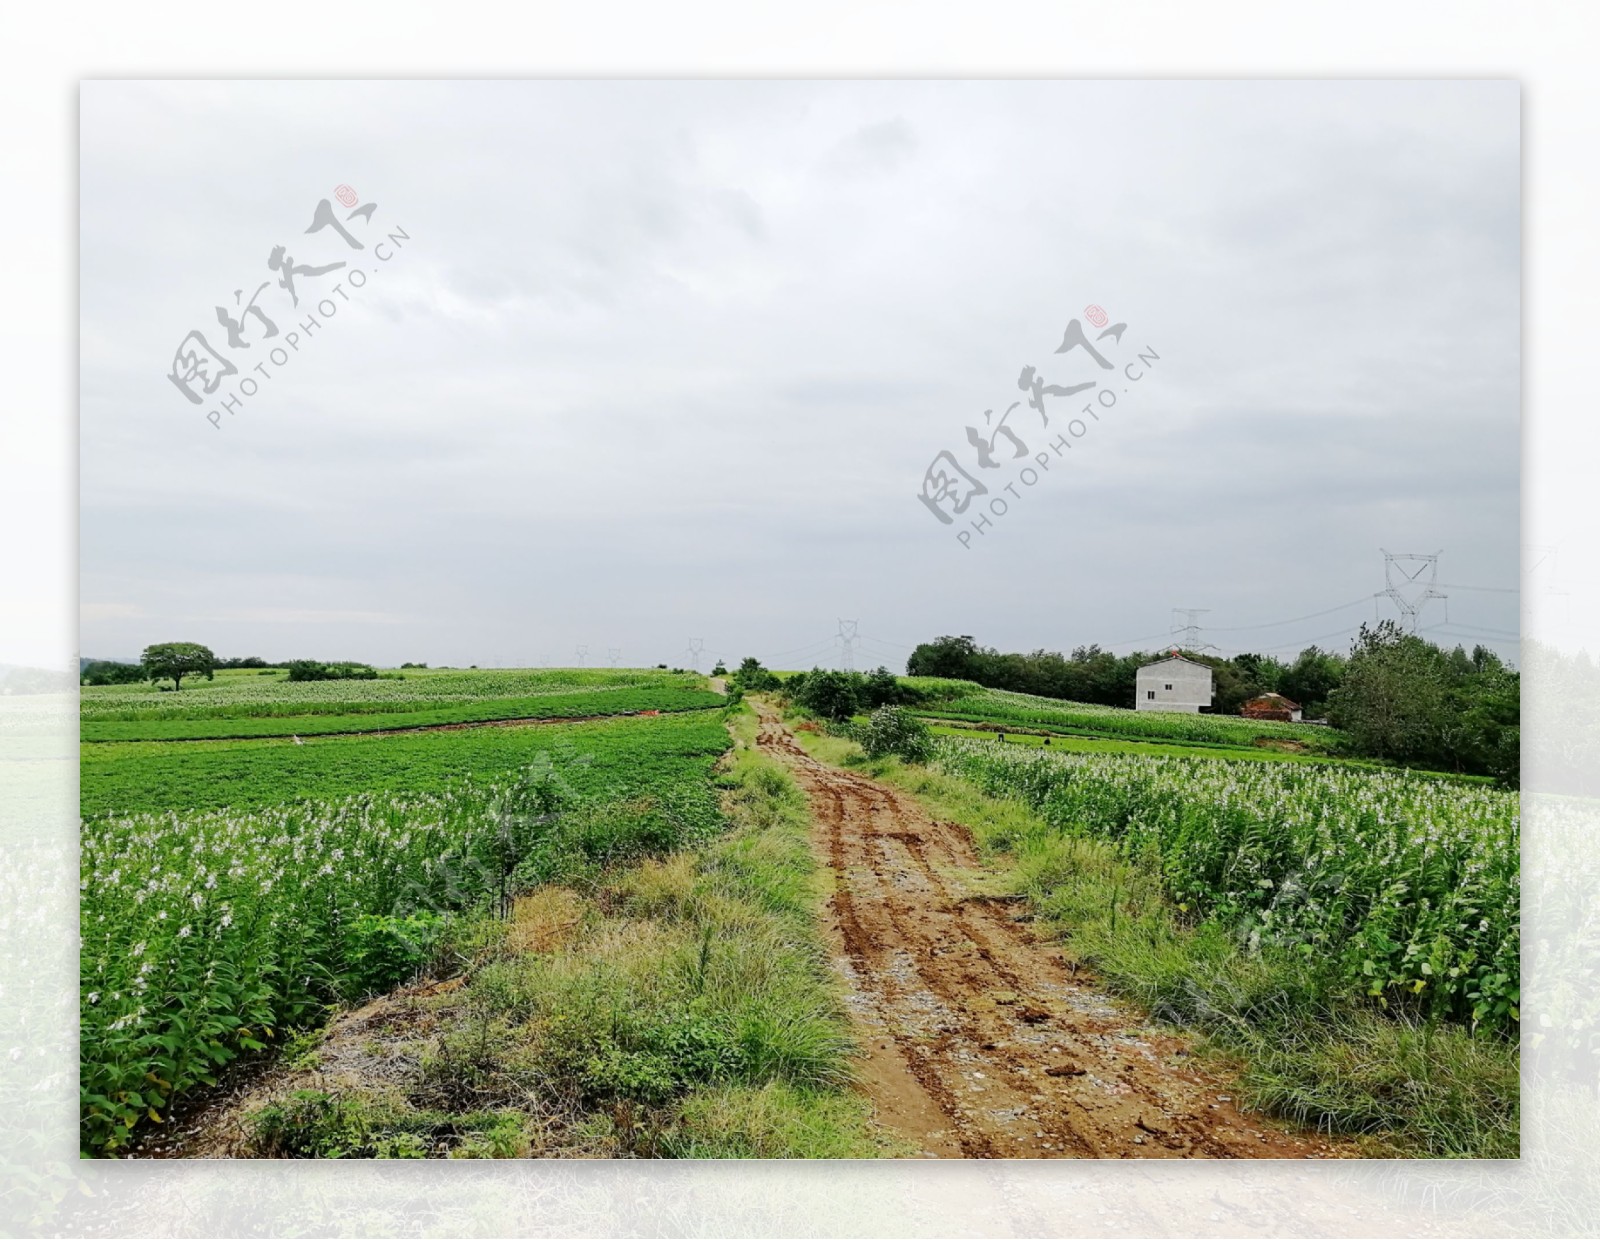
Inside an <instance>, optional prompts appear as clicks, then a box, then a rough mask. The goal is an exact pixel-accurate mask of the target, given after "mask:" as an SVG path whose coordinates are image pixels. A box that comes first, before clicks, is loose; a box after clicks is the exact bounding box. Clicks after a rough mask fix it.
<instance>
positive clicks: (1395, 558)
mask: <svg viewBox="0 0 1600 1240" xmlns="http://www.w3.org/2000/svg"><path fill="white" fill-rule="evenodd" d="M1378 550H1380V551H1383V585H1384V590H1383V597H1385V598H1387V599H1388V600H1389V601H1390V602H1392V603H1393V604H1394V605H1395V608H1396V610H1398V611H1399V612H1400V619H1401V623H1402V624H1403V625H1404V626H1405V628H1406V631H1407V632H1408V633H1415V632H1416V631H1417V621H1418V620H1420V619H1421V618H1422V612H1423V609H1424V608H1426V607H1427V605H1428V603H1429V602H1430V601H1431V600H1433V599H1436V598H1437V599H1448V598H1449V597H1450V596H1449V595H1448V594H1445V593H1443V592H1441V591H1440V590H1438V589H1436V588H1435V587H1436V586H1437V584H1438V581H1439V555H1440V552H1438V551H1435V552H1433V553H1432V554H1431V555H1424V554H1421V553H1419V552H1415V551H1386V550H1384V549H1383V548H1382V547H1379V548H1378ZM1408 587H1412V589H1411V596H1410V597H1409V598H1408V597H1407V596H1406V593H1405V591H1406V589H1407V588H1408ZM1449 618H1450V607H1449V604H1448V603H1446V604H1445V619H1446V620H1448V619H1449Z"/></svg>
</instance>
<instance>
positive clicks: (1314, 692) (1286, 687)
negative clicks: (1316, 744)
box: [1278, 646, 1344, 719]
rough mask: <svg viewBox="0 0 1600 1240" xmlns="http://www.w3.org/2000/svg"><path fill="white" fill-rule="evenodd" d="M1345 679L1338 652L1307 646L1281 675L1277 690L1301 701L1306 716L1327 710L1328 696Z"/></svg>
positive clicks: (1320, 713)
mask: <svg viewBox="0 0 1600 1240" xmlns="http://www.w3.org/2000/svg"><path fill="white" fill-rule="evenodd" d="M1343 679H1344V659H1342V658H1341V657H1340V656H1338V655H1336V654H1329V653H1328V652H1326V651H1324V650H1321V649H1319V648H1318V647H1316V646H1307V647H1306V648H1305V649H1304V650H1302V651H1301V652H1300V655H1299V657H1298V658H1296V659H1295V661H1294V662H1293V663H1291V664H1290V665H1289V666H1288V667H1286V668H1284V669H1283V672H1282V673H1281V674H1280V675H1279V677H1278V692H1279V693H1281V694H1283V696H1284V697H1286V698H1288V699H1289V700H1290V701H1293V702H1298V703H1299V704H1300V705H1301V706H1302V707H1303V708H1304V710H1305V717H1306V718H1307V719H1317V718H1320V717H1321V716H1322V715H1323V714H1325V713H1326V712H1327V709H1328V696H1329V694H1331V693H1332V692H1333V691H1334V690H1335V689H1337V688H1338V687H1339V682H1340V681H1341V680H1343Z"/></svg>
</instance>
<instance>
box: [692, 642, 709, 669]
mask: <svg viewBox="0 0 1600 1240" xmlns="http://www.w3.org/2000/svg"><path fill="white" fill-rule="evenodd" d="M705 648H706V639H705V638H703V637H691V638H690V639H689V666H690V667H692V668H694V670H695V671H697V672H698V671H699V670H700V652H701V651H702V650H704V649H705Z"/></svg>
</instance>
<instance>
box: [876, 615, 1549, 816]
mask: <svg viewBox="0 0 1600 1240" xmlns="http://www.w3.org/2000/svg"><path fill="white" fill-rule="evenodd" d="M1165 654H1166V652H1158V653H1148V652H1139V653H1135V654H1129V655H1115V654H1112V653H1111V652H1110V651H1107V650H1103V649H1101V647H1099V646H1097V645H1090V646H1079V647H1077V648H1076V649H1074V650H1073V651H1072V653H1071V654H1070V655H1063V654H1060V653H1057V652H1054V651H1048V650H1035V651H1034V652H1033V653H1032V654H1003V653H1001V652H1000V651H998V650H995V649H993V648H992V647H985V646H979V645H978V644H977V643H976V642H975V641H973V639H972V638H971V637H968V636H961V637H952V636H945V637H940V638H938V639H936V640H935V641H931V642H924V643H923V644H922V645H920V646H918V647H917V648H916V649H915V650H914V651H913V652H912V654H911V657H910V659H909V660H907V662H906V674H907V675H910V676H940V677H946V678H949V679H953V680H971V681H976V682H977V683H978V684H980V685H985V686H987V687H989V688H993V689H1010V690H1014V691H1016V692H1019V693H1032V694H1037V695H1038V696H1040V697H1052V698H1062V699H1065V700H1067V701H1073V702H1095V703H1098V704H1100V705H1102V706H1123V707H1131V706H1133V704H1134V692H1135V683H1136V676H1137V673H1138V670H1139V668H1141V667H1143V666H1145V665H1146V664H1149V663H1153V662H1155V661H1156V660H1157V659H1160V658H1163V657H1165ZM1184 658H1186V659H1191V660H1193V661H1194V662H1196V663H1204V664H1205V665H1206V666H1208V667H1210V668H1211V669H1212V673H1213V684H1214V686H1215V689H1216V696H1215V698H1214V699H1213V703H1212V708H1213V710H1214V711H1215V712H1216V713H1218V714H1227V715H1234V714H1238V713H1239V708H1240V706H1242V705H1243V704H1244V703H1245V702H1248V701H1249V700H1250V699H1252V698H1255V697H1259V696H1260V695H1261V694H1263V693H1281V694H1282V695H1283V696H1284V697H1287V698H1289V699H1291V700H1292V701H1294V702H1296V703H1298V704H1299V705H1300V707H1301V708H1302V709H1303V711H1304V712H1305V717H1306V718H1307V719H1319V718H1326V719H1327V720H1328V722H1329V723H1332V724H1333V725H1334V726H1336V727H1338V728H1340V729H1341V730H1343V731H1344V732H1345V733H1347V734H1348V736H1349V738H1350V742H1351V745H1352V747H1353V749H1354V751H1355V752H1356V753H1358V754H1361V755H1365V756H1369V757H1375V758H1383V759H1388V760H1391V761H1395V762H1400V763H1405V764H1407V765H1415V766H1424V767H1429V768H1432V769H1436V770H1450V771H1460V772H1463V773H1467V774H1478V775H1492V776H1494V777H1495V778H1496V779H1498V780H1500V781H1501V782H1503V783H1507V784H1512V785H1515V784H1517V783H1518V781H1519V779H1520V760H1519V756H1518V755H1519V751H1520V741H1521V730H1520V728H1521V722H1520V721H1521V705H1520V703H1521V677H1520V676H1519V674H1518V673H1517V672H1516V671H1515V670H1514V669H1513V668H1510V667H1508V666H1507V665H1506V664H1505V663H1504V662H1503V661H1502V660H1501V658H1500V656H1499V655H1497V654H1495V653H1494V652H1493V651H1492V650H1489V649H1487V648H1486V647H1484V646H1477V647H1474V649H1473V650H1472V651H1471V653H1468V652H1467V651H1466V650H1465V649H1463V648H1462V647H1460V646H1457V647H1456V648H1455V649H1453V650H1449V651H1446V650H1444V649H1442V648H1440V647H1438V646H1435V645H1434V644H1433V643H1431V642H1429V641H1426V640H1425V639H1423V638H1421V637H1418V636H1415V635H1414V634H1408V633H1404V632H1402V631H1401V630H1400V628H1399V627H1398V626H1397V625H1395V623H1394V622H1393V621H1389V620H1386V621H1384V622H1382V623H1381V624H1378V625H1376V626H1372V627H1369V626H1367V625H1363V626H1362V627H1361V634H1360V636H1359V637H1358V638H1357V639H1356V641H1355V642H1354V643H1353V644H1352V648H1351V652H1350V653H1349V654H1348V655H1339V654H1334V653H1331V652H1329V651H1325V650H1322V649H1320V648H1319V647H1317V646H1308V647H1306V648H1305V649H1304V650H1302V651H1301V652H1300V653H1299V655H1298V656H1296V657H1295V659H1294V660H1293V661H1287V662H1286V661H1284V660H1282V659H1278V658H1275V657H1273V656H1271V655H1263V654H1240V655H1235V656H1234V657H1232V658H1231V659H1223V658H1219V657H1216V656H1214V655H1204V654H1191V653H1187V652H1186V653H1185V654H1184Z"/></svg>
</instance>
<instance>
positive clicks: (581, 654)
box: [575, 646, 589, 667]
mask: <svg viewBox="0 0 1600 1240" xmlns="http://www.w3.org/2000/svg"><path fill="white" fill-rule="evenodd" d="M575 653H576V655H577V657H578V666H579V667H588V666H589V647H587V646H579V647H578V649H577V650H576V651H575Z"/></svg>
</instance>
